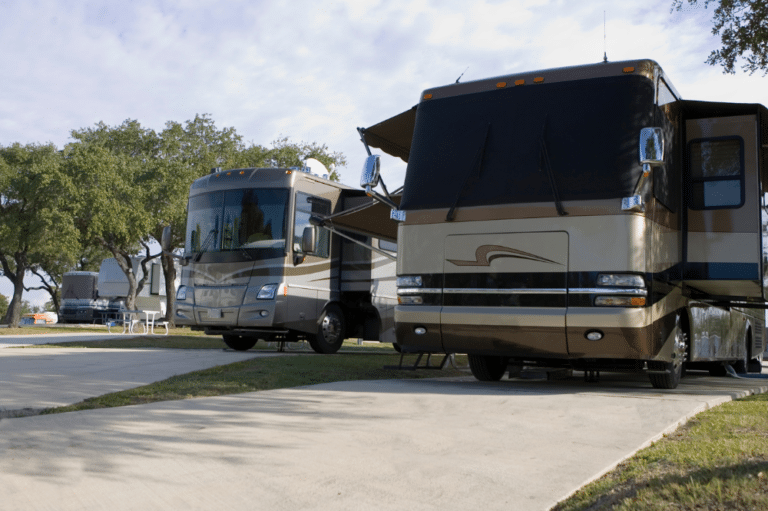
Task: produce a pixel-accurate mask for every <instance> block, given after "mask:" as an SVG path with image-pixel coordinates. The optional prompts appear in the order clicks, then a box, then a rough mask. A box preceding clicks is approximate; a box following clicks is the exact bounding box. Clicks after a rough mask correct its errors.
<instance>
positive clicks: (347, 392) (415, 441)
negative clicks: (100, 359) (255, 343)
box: [0, 374, 768, 511]
mask: <svg viewBox="0 0 768 511" xmlns="http://www.w3.org/2000/svg"><path fill="white" fill-rule="evenodd" d="M766 390H768V387H766V386H765V384H764V383H763V382H761V381H755V380H737V379H731V378H711V377H708V376H692V377H689V378H686V379H685V380H683V383H681V385H680V387H679V388H678V389H676V390H675V391H665V392H660V391H657V390H655V389H653V388H651V387H650V385H649V384H648V382H647V379H646V378H645V377H638V376H625V375H611V374H603V375H602V381H601V383H599V384H588V383H584V382H583V381H581V379H580V378H571V379H568V380H558V381H529V380H515V381H504V382H499V383H480V382H476V381H474V380H473V379H472V378H458V379H438V380H401V381H372V382H339V383H332V384H323V385H316V386H311V387H303V388H296V389H284V390H274V391H266V392H254V393H248V394H240V395H234V396H227V397H217V398H201V399H190V400H184V401H174V402H166V403H154V404H149V405H141V406H133V407H126V408H119V409H108V410H92V411H84V412H77V413H69V414H60V415H49V416H36V417H29V418H23V419H7V420H2V421H0V502H3V504H4V505H5V506H7V507H8V508H9V509H15V510H26V509H29V510H37V509H61V510H67V509H78V510H79V509H115V510H121V509H142V510H145V509H146V510H152V509H158V510H159V509H163V510H165V509H183V508H190V509H206V510H217V509H222V510H224V509H226V510H240V509H243V510H246V509H247V510H251V509H270V510H291V511H293V510H296V509H309V510H327V509H334V510H336V509H349V510H360V509H376V510H380V509H382V510H398V511H401V510H402V509H420V510H422V509H424V510H431V509H434V510H440V511H445V510H452V509H489V510H491V509H505V510H507V509H514V510H546V509H549V508H550V507H551V506H552V505H554V504H555V503H556V502H557V501H559V500H560V499H562V498H564V497H565V496H567V495H568V494H570V493H571V492H572V491H573V490H575V489H577V488H578V487H580V486H581V485H582V484H584V483H585V482H587V481H589V480H591V479H593V478H595V477H597V476H599V475H601V474H602V473H604V472H605V471H607V470H609V469H611V468H612V467H614V466H615V465H616V464H617V463H619V462H620V461H621V460H623V459H625V458H626V457H627V456H629V455H631V454H632V453H633V452H635V451H636V450H637V449H638V448H640V447H643V446H646V445H648V444H649V443H650V442H652V441H653V440H655V439H657V438H659V437H660V436H661V435H662V434H663V433H665V432H669V431H672V430H673V429H674V428H675V427H676V426H677V425H678V424H679V423H681V422H682V421H684V420H686V419H687V418H688V417H691V416H693V415H694V414H696V413H698V412H700V411H702V410H704V409H706V408H709V407H711V406H715V405H717V404H720V403H722V402H724V401H728V400H730V399H732V398H734V397H741V396H744V395H748V394H750V393H753V392H765V391H766Z"/></svg>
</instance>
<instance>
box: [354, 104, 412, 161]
mask: <svg viewBox="0 0 768 511" xmlns="http://www.w3.org/2000/svg"><path fill="white" fill-rule="evenodd" d="M415 122H416V106H414V107H413V108H410V109H408V110H406V111H405V112H403V113H401V114H397V115H396V116H394V117H391V118H389V119H387V120H386V121H382V122H380V123H378V124H374V125H373V126H371V127H370V128H362V132H363V136H364V137H365V142H366V143H367V144H368V145H369V146H371V147H377V148H379V149H381V150H382V151H384V152H385V153H387V154H390V155H392V156H396V157H397V158H400V159H402V160H403V161H404V162H406V163H407V162H408V157H409V156H410V154H411V139H412V138H413V125H414V123H415Z"/></svg>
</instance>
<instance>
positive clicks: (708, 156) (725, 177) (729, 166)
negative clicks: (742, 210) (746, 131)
mask: <svg viewBox="0 0 768 511" xmlns="http://www.w3.org/2000/svg"><path fill="white" fill-rule="evenodd" d="M688 161H689V164H690V176H691V199H692V202H691V209H718V208H738V207H741V206H742V205H743V204H744V140H743V139H742V138H741V137H721V138H704V139H698V140H692V141H691V142H690V143H689V144H688Z"/></svg>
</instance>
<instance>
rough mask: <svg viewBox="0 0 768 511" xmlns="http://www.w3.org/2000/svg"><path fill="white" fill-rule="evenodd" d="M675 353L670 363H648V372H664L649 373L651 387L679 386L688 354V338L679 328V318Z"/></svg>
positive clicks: (670, 387)
mask: <svg viewBox="0 0 768 511" xmlns="http://www.w3.org/2000/svg"><path fill="white" fill-rule="evenodd" d="M675 328H676V330H677V333H676V334H675V344H676V347H675V351H674V353H673V354H674V359H673V360H672V362H648V370H649V371H665V372H663V373H649V374H648V378H649V379H650V380H651V385H653V387H654V388H656V389H668V390H671V389H676V388H677V386H678V385H679V384H680V379H681V378H682V377H683V374H684V373H685V357H686V356H687V353H688V336H687V335H686V334H685V332H684V331H683V329H682V328H681V327H680V318H678V322H677V326H676V327H675Z"/></svg>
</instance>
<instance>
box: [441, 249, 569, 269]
mask: <svg viewBox="0 0 768 511" xmlns="http://www.w3.org/2000/svg"><path fill="white" fill-rule="evenodd" d="M492 252H503V253H501V254H493V255H490V256H489V254H491V253H492ZM500 258H512V259H527V260H529V261H537V262H540V263H550V264H558V265H560V266H562V264H561V263H558V262H556V261H551V260H549V259H546V258H544V257H541V256H537V255H535V254H531V253H529V252H523V251H522V250H517V249H514V248H509V247H502V246H501V245H482V246H480V247H477V250H476V251H475V260H474V261H460V260H457V259H448V260H447V261H448V262H449V263H452V264H455V265H456V266H490V265H491V262H493V260H494V259H500Z"/></svg>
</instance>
